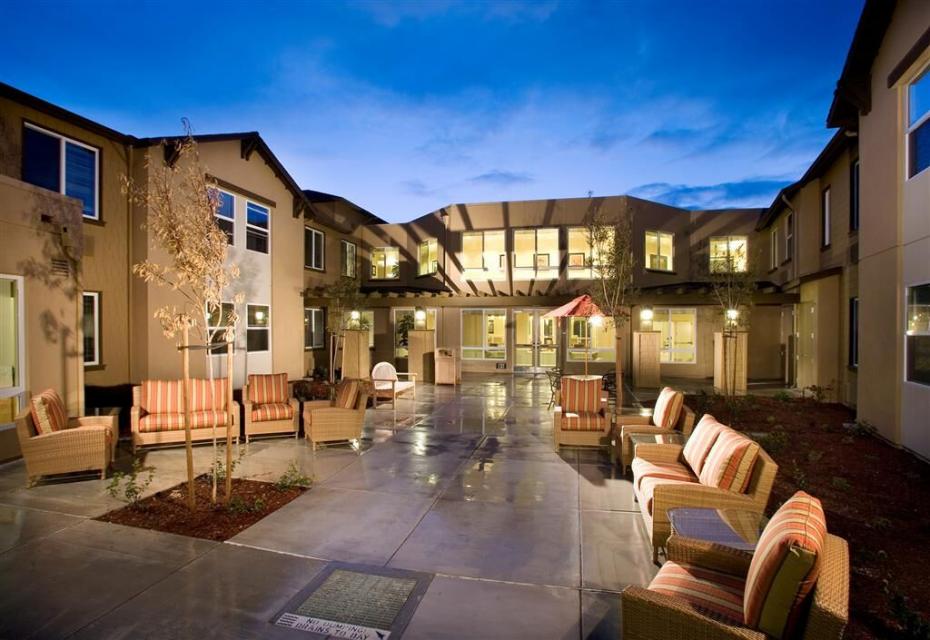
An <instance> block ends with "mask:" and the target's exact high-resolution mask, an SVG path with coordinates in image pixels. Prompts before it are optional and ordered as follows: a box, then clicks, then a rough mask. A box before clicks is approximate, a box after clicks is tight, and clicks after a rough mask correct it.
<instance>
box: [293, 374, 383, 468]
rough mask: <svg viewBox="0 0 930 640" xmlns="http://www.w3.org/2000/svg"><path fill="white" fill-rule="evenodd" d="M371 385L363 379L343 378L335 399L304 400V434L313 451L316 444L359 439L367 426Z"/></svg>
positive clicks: (337, 388) (337, 387)
mask: <svg viewBox="0 0 930 640" xmlns="http://www.w3.org/2000/svg"><path fill="white" fill-rule="evenodd" d="M367 405H368V385H367V384H365V382H364V381H363V380H343V381H341V382H340V383H339V384H338V385H337V386H336V398H335V400H331V401H330V400H309V401H307V402H304V411H303V415H304V436H305V437H306V438H307V440H309V441H310V443H311V445H312V446H313V449H314V451H315V450H316V447H317V443H320V442H335V441H342V440H349V441H351V440H358V439H360V438H361V437H362V428H363V427H364V426H365V407H366V406H367Z"/></svg>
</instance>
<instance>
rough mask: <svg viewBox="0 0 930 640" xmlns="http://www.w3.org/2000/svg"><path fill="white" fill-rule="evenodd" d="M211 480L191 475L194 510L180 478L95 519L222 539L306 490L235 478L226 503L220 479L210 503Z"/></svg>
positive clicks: (256, 520)
mask: <svg viewBox="0 0 930 640" xmlns="http://www.w3.org/2000/svg"><path fill="white" fill-rule="evenodd" d="M211 484H212V483H211V478H210V476H209V475H202V476H198V477H197V478H195V479H194V488H195V495H196V496H197V508H196V510H195V511H191V510H190V509H188V507H187V483H186V482H182V483H181V484H178V485H175V486H174V487H171V488H169V489H165V490H163V491H159V492H158V493H156V494H153V495H151V496H149V497H148V498H145V499H143V500H140V501H139V502H138V503H137V504H136V505H134V506H126V507H122V508H121V509H116V510H115V511H110V512H109V513H105V514H103V515H102V516H100V517H99V518H97V520H102V521H103V522H113V523H116V524H123V525H127V526H130V527H139V528H141V529H154V530H155V531H165V532H167V533H177V534H180V535H182V536H191V537H194V538H204V539H206V540H216V541H218V542H222V541H223V540H228V539H229V538H232V537H233V536H234V535H236V534H237V533H239V532H240V531H242V530H243V529H246V528H247V527H250V526H252V525H253V524H255V523H256V522H258V521H259V520H261V519H262V518H264V517H265V516H267V515H268V514H270V513H274V512H275V511H277V510H278V509H280V508H281V507H283V506H284V505H286V504H287V503H288V502H290V501H291V500H293V499H294V498H296V497H297V496H299V495H300V494H302V493H303V492H304V491H306V490H307V489H306V488H304V487H290V488H286V489H279V488H278V487H276V486H275V485H274V484H272V483H269V482H258V481H257V480H242V479H239V478H234V479H233V482H232V499H231V501H230V504H229V505H228V506H227V505H226V504H225V503H224V502H223V496H224V489H223V483H222V482H220V486H219V488H218V498H217V504H211V503H210V493H211Z"/></svg>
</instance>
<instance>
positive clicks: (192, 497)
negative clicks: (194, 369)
mask: <svg viewBox="0 0 930 640" xmlns="http://www.w3.org/2000/svg"><path fill="white" fill-rule="evenodd" d="M181 340H182V343H181V350H182V352H183V353H184V387H183V388H182V389H181V395H182V397H183V398H184V449H185V451H186V453H187V506H188V507H189V508H190V510H191V511H193V510H194V509H196V508H197V497H196V494H195V493H194V448H193V445H192V444H191V399H190V393H189V391H188V387H189V386H190V381H191V380H190V379H191V357H190V349H189V347H190V328H189V327H188V326H187V323H185V324H184V328H183V329H182V332H181Z"/></svg>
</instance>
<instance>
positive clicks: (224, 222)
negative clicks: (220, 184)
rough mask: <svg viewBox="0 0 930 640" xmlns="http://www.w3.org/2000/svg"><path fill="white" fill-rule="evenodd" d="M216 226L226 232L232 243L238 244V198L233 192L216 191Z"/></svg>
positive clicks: (229, 241)
mask: <svg viewBox="0 0 930 640" xmlns="http://www.w3.org/2000/svg"><path fill="white" fill-rule="evenodd" d="M215 215H216V226H218V227H219V228H220V229H222V230H223V233H225V234H226V241H227V242H228V243H229V244H230V245H234V244H236V242H235V240H236V198H235V196H233V194H231V193H226V192H225V191H220V190H217V191H216V212H215Z"/></svg>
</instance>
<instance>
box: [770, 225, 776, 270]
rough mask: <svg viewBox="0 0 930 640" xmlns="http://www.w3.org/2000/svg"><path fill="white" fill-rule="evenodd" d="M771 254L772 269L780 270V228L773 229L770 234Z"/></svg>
mask: <svg viewBox="0 0 930 640" xmlns="http://www.w3.org/2000/svg"><path fill="white" fill-rule="evenodd" d="M769 253H770V254H771V259H772V260H771V267H772V269H777V268H778V227H772V231H771V232H770V234H769Z"/></svg>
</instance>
